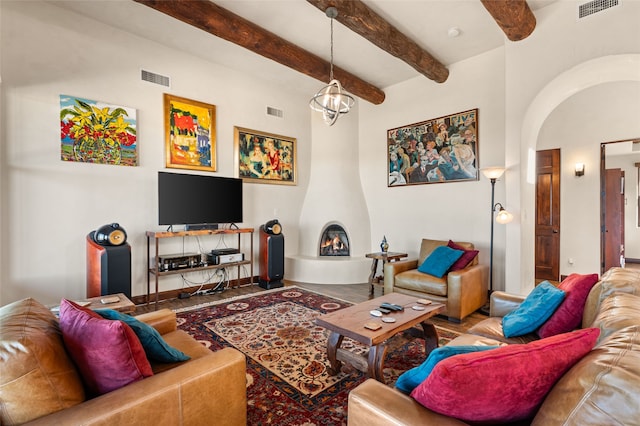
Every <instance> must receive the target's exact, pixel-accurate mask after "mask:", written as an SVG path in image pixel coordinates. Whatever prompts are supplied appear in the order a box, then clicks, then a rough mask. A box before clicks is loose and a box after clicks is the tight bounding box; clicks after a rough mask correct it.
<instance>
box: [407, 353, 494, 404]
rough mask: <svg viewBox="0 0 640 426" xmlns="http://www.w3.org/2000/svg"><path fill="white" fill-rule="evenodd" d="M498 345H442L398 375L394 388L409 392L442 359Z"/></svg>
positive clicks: (422, 380)
mask: <svg viewBox="0 0 640 426" xmlns="http://www.w3.org/2000/svg"><path fill="white" fill-rule="evenodd" d="M499 347H500V346H471V345H466V346H442V347H441V348H436V349H434V350H433V351H431V353H430V354H429V356H428V357H427V359H426V360H425V362H423V363H422V364H420V365H419V366H417V367H414V368H412V369H411V370H407V371H405V372H404V373H402V374H401V375H400V377H398V380H397V381H396V388H397V389H398V390H399V391H401V392H404V393H406V394H410V393H411V392H412V391H413V389H415V388H416V387H417V386H418V385H419V384H420V383H422V382H424V381H425V380H426V379H427V377H428V376H429V374H431V371H432V370H433V368H434V367H435V366H436V364H438V363H439V362H440V361H442V360H443V359H446V358H449V357H451V356H454V355H459V354H468V353H470V352H480V351H487V350H489V349H495V348H499Z"/></svg>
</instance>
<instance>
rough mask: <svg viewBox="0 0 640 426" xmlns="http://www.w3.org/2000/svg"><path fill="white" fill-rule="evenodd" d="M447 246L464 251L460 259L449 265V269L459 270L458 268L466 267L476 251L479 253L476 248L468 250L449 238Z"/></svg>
mask: <svg viewBox="0 0 640 426" xmlns="http://www.w3.org/2000/svg"><path fill="white" fill-rule="evenodd" d="M447 247H450V248H452V249H455V250H462V251H464V253H462V256H461V257H460V259H458V260H456V263H454V264H453V265H451V268H449V271H459V270H460V269H464V268H466V267H467V266H468V265H469V264H470V263H471V262H472V261H473V259H475V258H476V256H477V255H478V253H480V252H479V251H478V250H468V249H466V248H464V247H462V246H461V245H460V244H456V243H454V242H453V241H451V240H449V242H448V243H447Z"/></svg>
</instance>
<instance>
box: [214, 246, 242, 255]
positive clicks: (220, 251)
mask: <svg viewBox="0 0 640 426" xmlns="http://www.w3.org/2000/svg"><path fill="white" fill-rule="evenodd" d="M234 253H240V249H237V248H232V247H226V248H221V249H213V250H211V254H212V255H221V254H234Z"/></svg>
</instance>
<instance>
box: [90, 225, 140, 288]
mask: <svg viewBox="0 0 640 426" xmlns="http://www.w3.org/2000/svg"><path fill="white" fill-rule="evenodd" d="M118 228H119V227H118ZM101 229H102V228H101ZM119 229H122V228H119ZM119 229H115V231H114V230H113V229H112V232H111V233H110V234H112V236H113V237H114V238H115V239H113V238H112V239H113V241H114V242H116V243H117V245H112V244H113V243H112V242H110V241H109V237H108V234H106V233H102V234H100V235H101V236H100V237H99V239H100V242H98V241H97V239H96V237H97V236H96V234H97V231H91V232H90V233H89V234H88V235H87V238H86V240H87V244H86V245H87V253H86V255H87V298H90V297H98V296H104V295H107V294H117V293H124V294H125V295H126V296H127V297H128V298H131V246H130V245H129V244H128V243H126V242H125V241H124V240H126V233H124V230H122V232H123V234H120V233H119V232H118V231H119ZM113 232H116V234H115V235H113ZM105 235H107V238H106V239H105V238H103V237H104V236H105ZM123 235H124V236H123ZM116 236H117V238H116Z"/></svg>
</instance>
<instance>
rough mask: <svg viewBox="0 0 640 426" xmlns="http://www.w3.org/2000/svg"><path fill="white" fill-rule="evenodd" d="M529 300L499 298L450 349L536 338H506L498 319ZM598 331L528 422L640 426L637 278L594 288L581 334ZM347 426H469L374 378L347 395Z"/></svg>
mask: <svg viewBox="0 0 640 426" xmlns="http://www.w3.org/2000/svg"><path fill="white" fill-rule="evenodd" d="M522 300H524V298H523V297H519V296H512V295H508V294H506V293H503V292H495V293H493V294H492V296H491V316H490V317H489V318H488V319H486V320H483V321H481V322H480V323H478V324H476V325H475V326H473V327H472V328H470V329H469V330H468V332H467V334H463V335H461V336H459V337H457V338H455V339H454V340H452V341H451V342H450V343H448V345H454V346H455V345H508V344H514V343H527V342H530V341H533V340H535V339H537V337H536V335H535V334H534V333H531V334H530V335H526V336H523V337H518V338H512V339H507V338H505V337H504V335H503V334H502V327H501V325H500V324H501V318H502V316H504V315H506V313H508V312H510V311H511V310H513V309H514V308H515V307H517V306H518V304H519V303H520V302H521V301H522ZM587 327H596V328H599V329H600V336H599V338H598V342H597V343H596V345H595V347H594V348H593V349H592V350H591V351H590V352H589V353H588V354H587V355H586V356H585V357H584V358H582V359H581V360H580V361H578V363H577V364H575V365H574V366H573V367H572V368H571V369H570V370H569V371H567V372H566V373H565V374H564V375H563V376H562V378H561V379H560V380H559V381H558V382H557V383H556V384H555V385H554V387H553V388H552V389H551V391H550V392H549V393H548V394H547V396H546V398H545V400H544V402H543V403H542V405H541V406H540V407H539V409H538V411H537V413H536V415H535V417H534V418H533V419H532V420H531V422H526V424H529V423H530V424H532V425H534V426H554V425H575V426H588V425H638V424H640V408H639V406H638V401H639V400H640V380H639V379H638V377H640V272H639V271H633V270H629V269H622V268H613V269H611V270H609V271H607V273H605V274H604V275H603V276H602V277H601V279H600V281H599V282H598V283H597V284H596V285H595V286H594V287H593V288H592V289H591V292H590V293H589V296H588V298H587V302H586V303H585V309H584V314H583V321H582V328H587ZM348 424H349V425H350V426H361V425H362V426H364V425H366V426H376V425H389V424H394V425H438V426H446V425H464V424H466V423H464V422H462V421H460V420H458V419H454V418H451V417H447V416H444V415H441V414H439V413H436V412H434V411H431V410H429V409H427V408H425V407H424V406H422V405H420V404H418V403H417V402H416V401H415V400H413V399H412V398H411V397H409V396H407V395H405V394H403V393H401V392H399V391H398V390H396V389H393V388H391V387H389V386H386V385H384V384H382V383H380V382H377V381H375V380H373V379H369V380H367V381H365V382H364V383H362V384H361V385H360V386H358V387H357V388H356V389H354V390H353V391H352V392H351V393H350V394H349V409H348Z"/></svg>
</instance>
